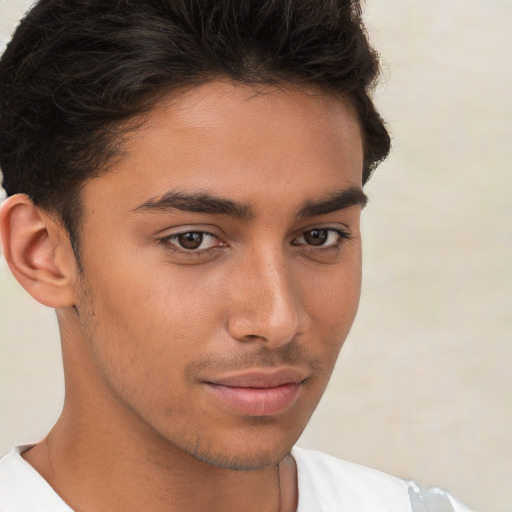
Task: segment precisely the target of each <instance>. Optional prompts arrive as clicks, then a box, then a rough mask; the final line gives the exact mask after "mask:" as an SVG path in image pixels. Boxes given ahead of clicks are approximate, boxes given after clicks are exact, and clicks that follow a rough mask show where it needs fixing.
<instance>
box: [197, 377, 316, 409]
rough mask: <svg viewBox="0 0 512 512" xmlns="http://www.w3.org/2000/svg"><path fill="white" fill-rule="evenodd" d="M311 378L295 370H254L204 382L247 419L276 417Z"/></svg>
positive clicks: (286, 407) (298, 394)
mask: <svg viewBox="0 0 512 512" xmlns="http://www.w3.org/2000/svg"><path fill="white" fill-rule="evenodd" d="M307 378H308V375H306V374H305V373H304V372H302V371H299V370H297V369H292V368H279V369H272V370H252V371H245V372H240V373H236V374H232V375H226V376H221V377H219V378H214V379H211V380H207V381H204V383H205V384H206V385H207V387H208V389H209V390H210V392H211V393H212V394H213V396H214V397H215V398H216V399H217V400H218V401H219V402H220V403H222V404H223V405H224V406H227V407H228V408H229V409H231V410H234V411H235V412H237V413H239V414H242V415H245V416H274V415H278V414H282V413H284V412H286V411H287V410H289V409H290V408H291V407H292V406H293V404H294V403H295V402H296V401H297V400H298V398H299V396H300V394H301V392H302V389H303V385H304V382H305V381H306V380H307Z"/></svg>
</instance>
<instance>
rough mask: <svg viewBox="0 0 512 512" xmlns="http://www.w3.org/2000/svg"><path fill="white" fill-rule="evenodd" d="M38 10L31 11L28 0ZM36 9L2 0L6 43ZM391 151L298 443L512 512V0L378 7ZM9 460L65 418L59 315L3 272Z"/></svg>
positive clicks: (0, 405) (373, 19)
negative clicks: (346, 318) (353, 291)
mask: <svg viewBox="0 0 512 512" xmlns="http://www.w3.org/2000/svg"><path fill="white" fill-rule="evenodd" d="M25 3H26V2H25ZM23 6H24V2H23V1H22V0H0V17H1V24H0V30H1V34H0V35H1V36H3V38H4V39H5V38H6V37H7V35H8V33H9V32H10V30H11V28H12V26H13V25H14V24H15V23H16V20H17V17H18V13H19V12H20V11H22V10H23ZM366 19H367V21H368V24H369V29H370V33H371V35H372V38H373V40H374V41H375V42H376V44H377V46H378V47H379V49H380V50H381V52H382V54H383V56H384V75H385V83H384V85H383V86H381V87H380V88H379V90H378V91H377V102H378V105H379V106H380V109H381V111H382V113H383V115H384V117H385V118H386V119H387V120H388V122H389V124H390V127H391V130H392V132H393V137H394V150H393V154H392V156H391V157H390V158H389V160H388V161H387V162H386V163H385V164H384V165H382V166H381V167H380V168H379V170H378V172H377V174H376V175H375V177H374V178H373V180H372V181H371V182H370V184H369V185H368V188H367V192H368V193H369V195H370V205H369V206H368V208H367V210H366V211H365V212H364V226H365V237H366V238H365V281H364V287H363V294H362V301H361V308H360V312H359V314H358V318H357V319H356V324H355V326H354V329H353V332H352V333H351V335H350V337H349V340H348V341H347V343H346V346H345V347H344V349H343V352H342V357H341V360H340V362H339V364H338V367H337V370H336V372H335V375H334V377H333V379H332V382H331V384H330V386H329V389H328V391H327V393H326V396H325V397H324V400H323V402H322V403H321V405H320V406H319V408H318V410H317V412H316V413H315V416H314V417H313V420H312V422H311V424H310V425H309V427H308V429H307V431H306V432H305V433H304V435H303V437H302V439H301V444H302V445H303V446H306V447H314V448H318V449H322V450H325V451H328V452H331V453H333V454H335V455H337V456H339V457H342V458H346V459H349V460H352V461H356V462H359V463H361V464H365V465H369V466H373V467H376V468H379V469H382V470H384V471H387V472H390V473H393V474H396V475H398V476H401V477H413V478H415V479H417V480H418V481H419V482H420V483H421V484H423V485H426V484H428V485H431V484H437V485H440V486H442V487H445V488H448V489H450V490H451V491H452V492H453V493H454V494H456V495H457V496H459V497H460V498H461V499H462V500H463V501H465V502H467V504H468V505H470V506H472V507H474V508H475V509H478V510H481V511H488V512H494V511H496V512H505V511H509V512H510V511H512V490H511V489H512V485H511V483H510V481H511V479H512V372H511V371H510V366H511V360H512V336H511V333H512V311H511V310H512V165H511V163H510V156H509V149H510V146H511V144H512V129H511V126H510V120H511V119H512V100H511V84H512V66H511V62H512V57H511V56H512V37H511V34H510V32H511V29H512V2H511V1H510V0H428V1H427V0H368V1H367V7H366ZM0 287H1V292H0V350H1V360H0V379H1V381H0V382H1V387H0V415H1V421H0V429H1V431H0V454H1V453H5V452H6V451H7V450H8V449H9V448H10V447H11V446H12V445H14V444H17V443H23V442H29V441H36V440H38V439H39V438H40V437H41V436H43V435H44V433H45V432H46V430H47V429H48V427H49V426H50V425H51V423H52V421H54V420H55V419H56V416H57V414H58V412H59V408H60V404H61V402H62V395H63V390H62V372H61V367H60V360H59V357H60V356H59V346H58V335H57V329H56V322H55V318H54V315H53V313H52V312H51V311H47V310H45V308H43V307H42V306H39V305H38V304H35V303H34V302H33V301H32V300H31V299H30V298H29V297H28V296H27V294H26V293H25V292H24V291H23V290H21V289H20V287H19V286H18V285H17V284H16V283H15V281H14V280H13V278H12V276H10V274H9V272H8V270H7V268H6V266H5V264H4V265H3V266H2V268H1V269H0Z"/></svg>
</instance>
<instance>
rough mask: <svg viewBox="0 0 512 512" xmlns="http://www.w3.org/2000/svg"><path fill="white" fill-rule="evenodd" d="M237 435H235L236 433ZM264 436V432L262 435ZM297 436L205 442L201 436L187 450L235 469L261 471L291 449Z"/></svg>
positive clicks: (202, 459) (191, 453)
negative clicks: (200, 438)
mask: <svg viewBox="0 0 512 512" xmlns="http://www.w3.org/2000/svg"><path fill="white" fill-rule="evenodd" d="M233 437H235V436H233ZM263 437H264V436H263ZM295 440H296V439H295V436H294V438H293V439H292V440H290V439H286V440H285V439H282V438H281V439H272V435H269V436H267V439H257V438H256V439H248V440H247V439H244V436H239V437H238V439H234V438H231V439H226V440H224V442H211V443H210V444H209V445H205V444H204V443H202V442H201V441H200V440H199V442H198V443H196V444H195V446H194V449H189V450H187V452H188V454H189V455H191V456H192V457H194V458H196V459H198V460H200V461H202V462H205V463H207V464H210V465H212V466H216V467H218V468H223V469H230V470H235V471H259V470H264V469H267V468H269V467H273V466H276V465H277V464H279V462H281V461H282V460H283V459H284V458H285V457H286V456H287V455H288V454H289V453H290V451H291V449H292V447H293V444H294V442H295Z"/></svg>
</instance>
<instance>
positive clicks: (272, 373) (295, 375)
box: [205, 368, 308, 388]
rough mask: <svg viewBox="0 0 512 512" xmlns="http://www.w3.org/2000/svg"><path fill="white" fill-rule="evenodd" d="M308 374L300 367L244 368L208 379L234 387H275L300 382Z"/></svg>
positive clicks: (211, 381) (208, 381) (210, 381)
mask: <svg viewBox="0 0 512 512" xmlns="http://www.w3.org/2000/svg"><path fill="white" fill-rule="evenodd" d="M307 377H308V374H307V373H306V372H305V371H304V370H300V369H298V368H272V369H268V368H266V369H254V370H244V371H239V372H236V373H231V374H228V375H222V376H220V377H215V378H211V379H206V380H205V382H207V383H208V384H216V385H219V386H229V387H233V388H274V387H277V386H283V385H284V384H300V383H302V382H303V381H304V380H306V379H307Z"/></svg>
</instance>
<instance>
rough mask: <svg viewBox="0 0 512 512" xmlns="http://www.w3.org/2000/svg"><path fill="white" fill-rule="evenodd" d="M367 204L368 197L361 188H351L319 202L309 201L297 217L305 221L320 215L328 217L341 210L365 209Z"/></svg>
mask: <svg viewBox="0 0 512 512" xmlns="http://www.w3.org/2000/svg"><path fill="white" fill-rule="evenodd" d="M367 203H368V197H367V196H366V194H365V193H364V192H363V191H362V190H361V189H360V188H358V187H350V188H347V189H343V190H340V191H338V192H334V193H333V194H330V195H328V196H327V197H325V198H323V199H320V200H318V201H307V202H306V203H305V204H304V206H303V207H302V208H301V209H300V210H299V213H298V214H297V217H298V218H299V219H304V218H308V217H316V216H318V215H326V214H328V213H333V212H337V211H339V210H345V209H347V208H350V207H351V206H360V207H361V208H364V207H365V206H366V204H367Z"/></svg>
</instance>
